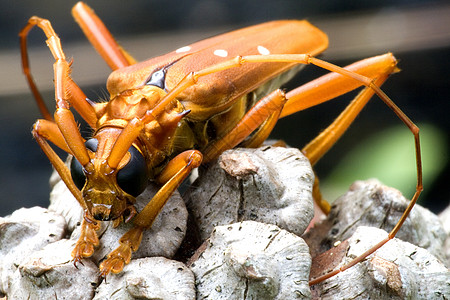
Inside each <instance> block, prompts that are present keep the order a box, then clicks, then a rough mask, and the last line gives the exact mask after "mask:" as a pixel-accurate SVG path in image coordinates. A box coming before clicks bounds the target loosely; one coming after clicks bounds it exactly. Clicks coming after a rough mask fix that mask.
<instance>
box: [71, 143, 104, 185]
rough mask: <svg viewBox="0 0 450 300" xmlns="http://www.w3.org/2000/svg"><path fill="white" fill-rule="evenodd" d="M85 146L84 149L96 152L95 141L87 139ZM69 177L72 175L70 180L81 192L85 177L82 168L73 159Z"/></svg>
mask: <svg viewBox="0 0 450 300" xmlns="http://www.w3.org/2000/svg"><path fill="white" fill-rule="evenodd" d="M85 145H86V148H88V149H89V150H91V151H92V152H95V151H97V146H98V141H97V140H96V139H89V140H87V141H86V143H85ZM70 175H72V180H73V182H74V183H75V185H76V187H77V188H78V189H79V190H80V191H81V189H83V187H84V184H85V183H86V175H84V171H83V166H82V165H81V164H80V162H79V161H78V160H77V159H76V158H75V157H72V161H71V162H70Z"/></svg>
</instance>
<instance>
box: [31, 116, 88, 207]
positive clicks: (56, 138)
mask: <svg viewBox="0 0 450 300" xmlns="http://www.w3.org/2000/svg"><path fill="white" fill-rule="evenodd" d="M47 122H48V121H47ZM47 122H45V120H38V121H37V122H36V123H35V124H34V126H33V130H32V133H33V136H34V138H35V139H36V141H37V143H38V144H39V146H40V147H41V149H42V151H44V153H45V155H47V157H48V159H49V161H50V162H51V164H52V165H53V167H54V168H55V170H56V171H57V172H58V174H59V176H60V177H61V179H62V180H63V181H64V183H65V184H66V186H67V188H68V189H69V191H70V192H71V193H72V195H73V196H74V197H75V199H76V200H77V201H78V203H80V206H81V207H82V208H83V210H84V211H87V206H86V203H85V202H84V199H83V196H82V195H81V192H80V190H78V188H77V187H76V186H75V184H74V183H73V180H72V176H71V174H70V171H69V169H68V168H67V166H66V165H65V164H64V162H63V161H62V160H61V158H59V156H58V155H57V154H56V152H55V151H54V150H53V149H52V147H50V145H49V144H48V142H47V139H48V140H50V141H52V142H53V143H55V144H56V145H58V146H60V147H61V148H62V149H64V146H63V143H62V142H63V141H64V140H62V139H61V138H62V135H61V134H57V135H54V131H56V129H57V128H55V126H54V125H49V123H47ZM53 124H54V123H53ZM66 147H67V146H66Z"/></svg>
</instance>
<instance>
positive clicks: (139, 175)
mask: <svg viewBox="0 0 450 300" xmlns="http://www.w3.org/2000/svg"><path fill="white" fill-rule="evenodd" d="M128 151H129V152H130V154H131V158H130V160H129V161H128V163H127V164H126V165H125V166H124V167H123V168H122V169H120V170H119V172H117V184H118V185H119V187H120V188H121V189H122V190H123V191H124V192H126V193H128V194H130V195H131V196H134V197H137V196H139V195H140V194H141V193H142V192H143V191H144V190H145V188H146V187H147V180H148V179H147V178H148V177H147V164H146V162H145V159H144V157H143V156H142V154H141V153H140V152H139V151H138V150H137V149H136V148H135V147H134V146H131V147H130V150H128Z"/></svg>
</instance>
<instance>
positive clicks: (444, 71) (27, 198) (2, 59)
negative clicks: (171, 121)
mask: <svg viewBox="0 0 450 300" xmlns="http://www.w3.org/2000/svg"><path fill="white" fill-rule="evenodd" d="M75 3H76V1H56V0H54V1H49V0H48V1H45V0H41V1H34V0H29V1H25V0H17V1H2V2H1V3H0V34H1V43H0V66H1V68H0V79H1V81H0V103H1V106H0V107H1V108H0V143H1V147H0V195H1V199H0V203H1V205H0V216H4V215H6V214H9V213H11V212H12V211H13V210H15V209H17V208H20V207H23V206H25V207H30V206H34V205H41V206H47V204H48V194H49V188H48V178H49V176H50V173H51V166H50V164H49V162H48V160H47V159H46V157H45V156H44V154H43V153H42V152H41V150H40V149H39V147H38V145H37V144H36V142H35V141H33V139H32V137H31V133H30V129H31V126H32V124H33V123H34V121H35V120H36V119H37V118H39V117H40V116H39V112H38V110H37V108H36V105H35V104H34V103H33V102H34V101H33V99H32V97H31V94H30V93H29V91H28V88H27V86H26V83H25V80H24V78H23V76H22V74H21V69H20V68H21V66H20V56H19V46H18V37H17V34H18V32H19V31H20V29H21V28H22V27H23V26H24V25H25V24H26V22H27V19H28V18H29V17H30V16H32V15H38V16H40V17H44V18H48V19H49V20H50V21H51V22H52V24H53V26H54V29H55V31H56V32H57V33H58V34H59V36H60V37H61V39H62V43H63V48H64V50H65V52H66V55H67V57H69V58H71V57H72V58H74V64H73V67H74V71H73V78H74V80H75V81H76V82H78V83H79V85H80V86H81V87H82V88H83V90H84V91H85V93H86V94H87V95H88V97H89V98H90V99H98V98H105V95H106V88H105V82H106V78H107V76H108V74H109V70H108V68H107V66H106V64H104V63H103V62H102V60H101V58H100V57H99V56H98V55H97V54H96V53H95V52H94V50H92V49H91V48H90V46H89V45H88V44H87V41H86V39H85V38H84V36H83V34H82V33H81V30H80V29H79V28H78V26H77V25H76V23H75V22H74V21H73V19H72V17H71V14H70V9H71V7H72V6H73V5H74V4H75ZM87 3H88V4H89V5H90V6H92V7H93V8H94V9H95V11H96V13H97V14H98V15H99V16H100V17H101V18H102V19H103V21H104V22H105V23H106V25H107V26H108V28H109V29H110V30H111V31H112V33H113V34H114V35H115V36H116V37H117V39H118V40H119V41H120V42H121V44H122V46H124V48H125V49H127V50H128V51H129V52H130V53H131V54H132V55H134V56H135V57H136V58H137V59H139V60H145V59H146V58H150V57H153V56H156V55H159V54H163V53H165V52H168V51H170V50H173V49H177V48H178V47H180V46H184V45H186V44H188V43H190V42H194V41H196V40H198V39H202V38H205V37H208V36H211V35H213V34H218V33H221V32H224V31H228V30H231V29H237V28H240V27H243V26H246V25H251V24H257V23H260V22H264V21H269V20H274V19H308V20H309V21H311V22H312V23H314V24H315V25H317V26H318V27H320V28H321V29H323V30H324V31H325V32H326V33H327V34H328V35H329V38H330V47H329V50H327V51H326V52H325V53H324V55H323V56H322V57H321V58H323V59H325V60H328V61H330V62H333V63H335V64H338V65H342V66H344V65H347V64H349V63H351V62H354V61H357V60H359V59H362V58H365V57H369V56H373V55H377V54H382V53H385V52H388V51H391V52H393V53H394V54H395V55H396V57H397V58H398V59H399V60H400V63H399V66H400V68H401V69H402V72H401V73H399V74H395V75H393V76H392V77H391V78H390V80H389V81H388V82H387V83H386V84H385V85H384V86H383V90H384V91H385V92H386V93H387V94H388V95H389V96H390V97H391V98H392V99H393V100H394V101H395V102H396V103H397V105H398V106H400V107H401V108H402V109H403V110H404V112H405V113H406V114H407V115H408V116H410V118H411V119H412V120H413V121H414V122H416V124H418V125H419V126H421V127H422V126H423V128H427V130H424V131H423V132H422V139H423V140H427V141H430V142H429V144H428V145H424V146H423V147H424V155H426V156H427V157H430V158H429V159H431V160H432V162H430V163H429V164H428V166H429V167H428V166H427V163H426V162H427V161H428V158H427V159H425V158H424V165H425V168H427V173H426V175H427V177H426V178H425V189H426V193H424V195H423V197H421V201H422V202H423V203H424V205H425V206H427V207H429V208H431V209H432V210H434V211H436V212H438V211H440V210H442V209H443V208H444V207H445V206H447V205H448V203H449V199H450V196H449V189H448V187H447V185H448V180H449V163H448V161H449V160H448V149H449V147H448V132H449V128H450V121H449V117H448V115H447V114H448V112H449V111H450V110H449V95H450V92H449V87H450V85H449V83H450V80H449V75H448V74H449V72H448V70H449V67H450V63H449V59H448V57H449V54H450V33H449V32H450V30H449V29H450V20H448V19H449V18H448V16H449V15H450V5H448V2H444V1H442V2H439V1H419V0H417V1H411V0H408V1H373V3H372V2H370V3H369V1H353V2H351V3H350V1H334V0H329V1H306V0H305V1H299V0H284V1H272V0H270V1H266V0H260V1H245V0H239V1H206V0H205V1H185V0H183V1H182V0H179V1H143V0H142V1H131V0H130V1H111V0H110V1H106V0H96V1H87ZM29 40H30V41H29V44H30V56H31V64H32V71H33V74H34V76H35V78H36V81H37V83H38V86H39V87H40V89H41V91H42V93H43V95H44V96H45V97H46V99H47V100H48V103H49V106H50V107H54V104H53V103H52V98H53V90H52V76H53V74H52V62H53V61H52V58H51V55H50V52H49V51H48V49H47V47H46V46H45V38H44V36H43V34H42V33H41V32H40V30H37V29H35V30H33V31H32V32H31V36H30V39H29ZM323 73H324V72H322V71H320V70H318V69H317V68H314V67H308V68H307V70H305V71H302V72H301V74H300V75H299V76H298V77H297V78H296V79H295V80H294V82H293V83H292V84H291V85H289V86H288V87H287V88H288V89H289V87H290V88H293V87H295V86H298V85H300V84H301V83H304V82H307V81H309V80H311V79H313V78H315V77H317V76H319V75H320V74H323ZM351 98H352V95H350V96H348V97H344V98H343V99H342V100H336V101H330V102H329V103H326V104H323V105H320V106H318V107H315V108H311V109H309V110H307V111H305V112H301V113H299V114H297V115H298V117H297V116H291V117H288V118H285V119H282V120H280V122H279V124H278V125H277V128H276V130H275V132H274V134H273V137H274V138H277V139H283V140H285V141H287V142H288V143H289V144H290V145H292V146H296V147H302V146H303V145H305V144H306V143H307V142H308V141H309V140H310V139H312V138H313V137H314V136H315V135H317V134H318V133H319V132H320V130H321V129H323V128H325V127H326V126H327V125H328V124H329V123H330V122H331V121H332V120H333V118H335V117H336V116H337V115H338V113H339V112H340V111H341V110H342V109H343V108H344V107H345V106H346V104H347V103H348V100H349V99H351ZM393 126H402V124H401V122H400V121H399V120H398V119H396V118H395V116H394V115H393V114H392V113H391V112H390V111H389V109H388V108H387V107H386V106H385V105H384V104H383V103H382V102H381V101H379V99H376V98H374V100H373V101H371V102H370V103H369V104H368V106H367V107H366V108H365V109H364V111H363V112H362V113H361V115H360V116H359V117H358V119H357V120H356V123H355V124H354V126H352V127H351V128H350V130H349V131H348V132H347V133H346V135H345V136H344V137H343V138H342V139H341V141H340V142H339V143H338V144H337V145H336V146H335V147H334V148H333V149H332V150H331V151H330V152H329V153H328V154H327V155H326V156H325V157H324V158H323V159H322V160H321V161H320V162H319V163H318V165H317V167H316V170H317V172H318V174H319V176H320V177H321V178H322V179H323V180H322V181H323V182H324V184H326V183H327V177H329V174H330V172H334V175H333V177H331V178H340V179H342V178H341V177H344V176H343V175H342V176H341V175H339V173H338V172H339V169H340V167H338V166H339V165H342V162H349V165H350V167H349V168H350V170H355V171H357V170H358V169H359V168H361V164H360V162H359V161H358V162H355V163H353V164H352V157H356V154H353V152H352V149H355V148H357V147H358V145H367V146H364V147H365V148H363V149H362V150H360V152H361V151H362V153H363V154H367V158H364V159H363V160H364V161H370V160H371V157H373V156H374V155H377V154H376V153H375V154H374V153H372V152H374V151H375V150H374V149H375V148H376V145H375V146H370V145H368V144H366V143H368V142H370V141H377V144H378V145H379V144H383V143H384V140H387V139H385V138H384V137H382V138H381V139H376V138H375V136H378V135H379V134H380V133H383V132H389V129H390V128H393ZM401 128H402V127H401ZM402 130H403V132H405V134H406V135H408V134H409V133H408V130H407V129H406V127H405V128H402ZM409 135H410V136H411V137H408V143H409V144H407V145H406V148H407V149H408V151H409V150H412V149H413V139H412V135H411V134H409ZM428 136H435V138H434V140H433V139H428V138H427V137H428ZM389 149H390V150H389V151H388V153H387V154H389V152H392V153H396V152H399V151H404V150H403V149H405V147H404V145H403V144H401V145H400V144H399V145H392V146H390V147H389ZM425 149H426V151H425ZM425 152H426V153H425ZM353 155H355V156H353ZM384 155H385V154H384V153H382V154H381V156H382V157H384ZM401 155H402V154H401V153H400V156H401ZM388 156H389V155H386V160H387V161H389V160H388V159H389V157H388ZM394 157H396V156H395V155H394ZM405 165H408V166H405ZM389 167H393V168H403V167H405V168H406V167H411V168H412V169H411V170H412V171H411V172H410V175H411V176H409V177H408V176H406V177H407V178H408V183H407V185H406V187H407V188H406V190H403V189H402V191H403V192H404V194H405V196H407V197H410V196H411V195H412V192H413V191H414V187H415V181H414V180H415V179H414V178H415V177H414V175H415V174H414V161H412V160H411V161H409V162H407V163H404V164H403V162H402V164H401V165H400V166H392V164H391V163H389V164H388V165H387V166H383V167H382V170H381V173H389V172H390V170H389ZM428 168H429V169H430V170H428ZM336 169H337V170H336ZM336 172H337V173H336ZM355 173H356V172H355ZM336 174H337V175H336ZM354 176H357V175H355V174H354V175H353V176H352V175H350V176H347V175H346V177H345V179H344V180H343V181H344V189H345V188H346V187H347V186H348V185H349V184H350V183H351V182H353V181H354V180H356V179H358V178H359V177H354ZM371 176H373V177H378V176H379V175H377V174H371ZM398 177H403V176H398ZM410 177H411V179H409V178H410ZM360 179H364V178H360ZM398 179H399V180H401V179H404V178H398ZM394 181H395V180H394ZM385 183H386V184H388V185H394V186H395V184H396V182H385ZM324 190H325V191H326V188H324ZM325 196H327V193H325ZM329 198H332V197H331V196H329Z"/></svg>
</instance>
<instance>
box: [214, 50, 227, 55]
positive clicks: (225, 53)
mask: <svg viewBox="0 0 450 300" xmlns="http://www.w3.org/2000/svg"><path fill="white" fill-rule="evenodd" d="M214 55H216V56H220V57H227V56H228V52H227V50H223V49H217V50H214Z"/></svg>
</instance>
